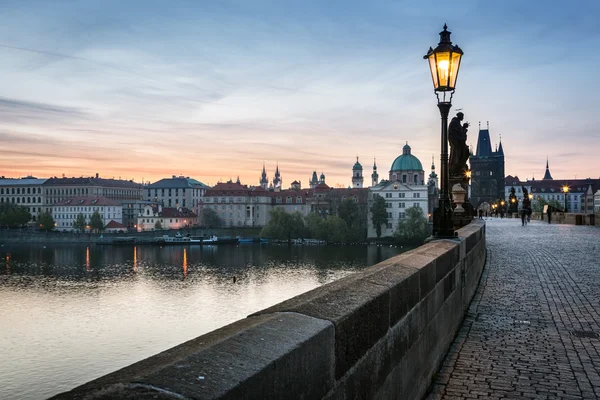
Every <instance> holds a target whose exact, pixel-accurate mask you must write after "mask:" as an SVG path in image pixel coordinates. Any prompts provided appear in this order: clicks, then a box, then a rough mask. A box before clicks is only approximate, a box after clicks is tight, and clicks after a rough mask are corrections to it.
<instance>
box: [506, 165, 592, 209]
mask: <svg viewBox="0 0 600 400" xmlns="http://www.w3.org/2000/svg"><path fill="white" fill-rule="evenodd" d="M523 187H524V188H525V189H527V191H528V192H529V193H530V194H531V195H532V206H535V205H536V204H537V203H538V202H539V201H540V200H543V202H545V203H550V202H551V201H556V202H558V204H559V206H560V207H559V208H560V209H561V210H562V209H564V207H565V200H566V207H567V211H568V212H571V213H576V214H578V213H583V214H592V213H594V192H595V191H597V190H599V189H600V179H591V178H586V179H553V178H552V174H551V173H550V168H549V163H548V160H546V170H545V173H544V178H543V179H542V180H541V181H540V180H535V179H533V180H526V181H521V180H519V178H518V177H516V176H514V177H513V176H511V175H508V176H507V177H506V179H505V187H504V199H505V201H506V202H508V201H509V195H510V191H511V189H512V188H514V189H515V195H516V196H517V200H518V201H519V205H520V204H521V202H522V200H523V190H522V188H523ZM564 187H567V189H568V190H567V192H566V193H565V192H564V190H563V188H564ZM565 198H566V199H565Z"/></svg>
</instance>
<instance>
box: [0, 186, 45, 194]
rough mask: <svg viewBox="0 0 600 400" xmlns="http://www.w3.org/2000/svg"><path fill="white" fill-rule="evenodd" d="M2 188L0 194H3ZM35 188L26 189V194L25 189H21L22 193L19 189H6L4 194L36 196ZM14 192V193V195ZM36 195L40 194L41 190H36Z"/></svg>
mask: <svg viewBox="0 0 600 400" xmlns="http://www.w3.org/2000/svg"><path fill="white" fill-rule="evenodd" d="M4 190H5V189H4V188H0V194H5V193H4ZM35 190H36V188H33V189H32V188H30V187H28V188H27V193H25V188H23V191H22V192H21V188H10V189H9V188H6V194H36V191H35ZM15 192H16V193H15ZM37 193H38V194H42V188H37Z"/></svg>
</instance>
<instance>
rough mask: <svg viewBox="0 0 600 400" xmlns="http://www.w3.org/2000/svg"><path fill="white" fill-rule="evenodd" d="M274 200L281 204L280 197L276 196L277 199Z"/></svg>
mask: <svg viewBox="0 0 600 400" xmlns="http://www.w3.org/2000/svg"><path fill="white" fill-rule="evenodd" d="M275 201H276V202H277V204H281V197H279V196H277V199H275Z"/></svg>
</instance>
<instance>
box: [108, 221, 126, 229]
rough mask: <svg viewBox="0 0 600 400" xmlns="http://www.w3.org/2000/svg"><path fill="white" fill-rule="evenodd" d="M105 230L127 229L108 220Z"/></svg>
mask: <svg viewBox="0 0 600 400" xmlns="http://www.w3.org/2000/svg"><path fill="white" fill-rule="evenodd" d="M104 228H105V229H127V227H126V226H125V225H123V224H120V223H118V222H117V221H115V220H112V219H111V220H110V222H109V223H108V224H106V226H105V227H104Z"/></svg>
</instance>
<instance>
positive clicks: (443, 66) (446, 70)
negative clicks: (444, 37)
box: [436, 51, 450, 88]
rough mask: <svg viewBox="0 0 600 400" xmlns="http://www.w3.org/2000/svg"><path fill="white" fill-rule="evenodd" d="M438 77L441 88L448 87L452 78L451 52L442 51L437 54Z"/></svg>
mask: <svg viewBox="0 0 600 400" xmlns="http://www.w3.org/2000/svg"><path fill="white" fill-rule="evenodd" d="M436 63H437V71H438V77H439V82H440V86H441V87H446V88H447V87H448V86H449V85H448V84H449V82H450V81H449V78H450V52H449V51H442V52H440V53H437V54H436Z"/></svg>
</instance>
